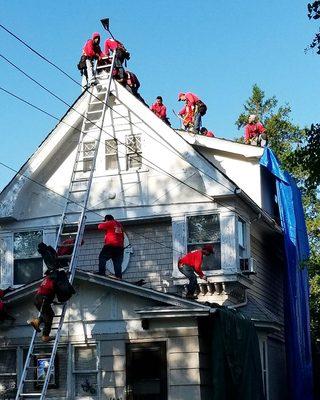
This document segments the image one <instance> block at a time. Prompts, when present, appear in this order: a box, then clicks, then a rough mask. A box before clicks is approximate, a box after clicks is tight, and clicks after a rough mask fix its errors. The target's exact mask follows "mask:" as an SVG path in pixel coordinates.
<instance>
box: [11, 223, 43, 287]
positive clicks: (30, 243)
mask: <svg viewBox="0 0 320 400" xmlns="http://www.w3.org/2000/svg"><path fill="white" fill-rule="evenodd" d="M40 242H42V231H30V232H17V233H15V234H14V237H13V258H14V276H13V283H14V285H23V284H26V283H29V282H32V281H34V280H37V279H40V278H41V277H42V275H43V263H42V259H41V257H40V254H39V253H38V250H37V248H38V244H39V243H40Z"/></svg>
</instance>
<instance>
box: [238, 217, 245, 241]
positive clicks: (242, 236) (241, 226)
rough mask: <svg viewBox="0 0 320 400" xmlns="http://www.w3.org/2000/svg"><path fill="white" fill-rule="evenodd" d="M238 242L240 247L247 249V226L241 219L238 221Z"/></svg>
mask: <svg viewBox="0 0 320 400" xmlns="http://www.w3.org/2000/svg"><path fill="white" fill-rule="evenodd" d="M238 241H239V245H240V246H242V247H243V248H245V247H246V246H245V224H244V222H243V221H242V220H241V219H238Z"/></svg>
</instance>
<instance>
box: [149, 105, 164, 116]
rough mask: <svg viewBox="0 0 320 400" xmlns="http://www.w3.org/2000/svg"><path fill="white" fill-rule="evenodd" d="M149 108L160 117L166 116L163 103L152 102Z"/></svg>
mask: <svg viewBox="0 0 320 400" xmlns="http://www.w3.org/2000/svg"><path fill="white" fill-rule="evenodd" d="M150 109H151V111H153V112H154V113H155V114H156V116H157V117H159V118H161V119H165V118H166V116H167V108H166V106H165V105H163V104H158V103H154V104H152V106H151V107H150Z"/></svg>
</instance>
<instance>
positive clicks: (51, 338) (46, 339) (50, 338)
mask: <svg viewBox="0 0 320 400" xmlns="http://www.w3.org/2000/svg"><path fill="white" fill-rule="evenodd" d="M41 339H42V341H43V342H44V343H48V342H51V341H52V340H54V337H53V336H44V335H43V336H42V337H41Z"/></svg>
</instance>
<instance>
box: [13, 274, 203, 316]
mask: <svg viewBox="0 0 320 400" xmlns="http://www.w3.org/2000/svg"><path fill="white" fill-rule="evenodd" d="M75 279H76V280H80V281H85V282H90V283H92V284H96V285H100V286H104V287H106V288H109V289H113V290H116V291H121V292H124V293H128V294H132V295H134V296H139V297H143V298H145V299H150V300H153V301H156V302H159V303H160V304H162V305H163V306H169V307H175V308H176V309H180V308H181V309H183V310H185V309H188V310H192V309H196V310H201V311H203V312H208V313H209V312H210V309H211V308H210V307H208V306H205V305H202V304H201V303H198V302H195V301H192V300H188V299H184V298H182V297H180V296H175V295H174V294H170V293H164V292H160V291H157V290H154V289H150V288H146V287H143V286H137V285H135V284H133V283H130V282H127V281H124V280H117V279H113V278H108V277H103V276H100V275H97V274H94V273H92V272H87V271H82V270H78V269H77V270H76V275H75ZM41 281H42V278H41V279H39V280H37V281H33V282H31V283H28V284H26V285H24V286H22V287H20V288H18V289H15V290H14V291H12V292H9V293H7V294H6V296H5V300H6V301H7V302H8V303H14V302H15V301H18V300H21V299H23V298H25V297H28V296H30V295H31V294H32V293H33V292H34V291H35V289H36V288H37V287H38V286H39V284H40V282H41Z"/></svg>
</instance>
